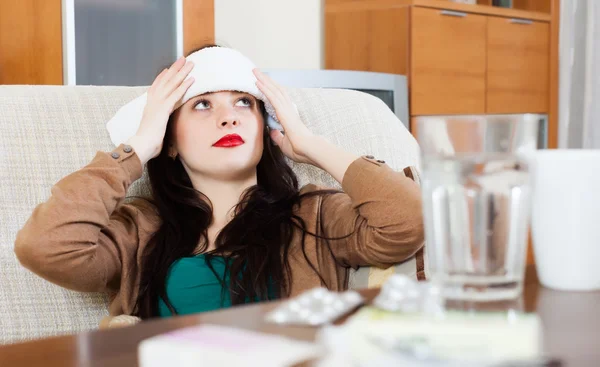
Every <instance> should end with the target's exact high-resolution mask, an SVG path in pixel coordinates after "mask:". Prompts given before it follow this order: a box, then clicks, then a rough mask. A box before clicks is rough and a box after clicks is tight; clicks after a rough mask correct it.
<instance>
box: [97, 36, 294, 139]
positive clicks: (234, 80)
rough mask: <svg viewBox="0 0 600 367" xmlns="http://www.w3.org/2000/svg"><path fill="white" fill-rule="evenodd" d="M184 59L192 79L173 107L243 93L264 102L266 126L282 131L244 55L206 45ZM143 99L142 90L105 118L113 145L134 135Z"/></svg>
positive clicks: (143, 102)
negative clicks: (213, 94)
mask: <svg viewBox="0 0 600 367" xmlns="http://www.w3.org/2000/svg"><path fill="white" fill-rule="evenodd" d="M186 59H187V60H188V61H192V62H193V63H194V68H193V69H192V71H191V72H190V74H189V75H188V76H187V77H188V78H190V77H192V76H193V77H194V79H195V80H194V83H193V84H192V85H191V86H190V88H189V89H188V90H187V92H186V93H185V95H184V96H183V98H182V99H181V101H180V103H179V104H178V105H177V107H179V106H181V105H182V104H184V103H185V102H187V101H188V100H189V99H190V98H193V97H196V96H199V95H201V94H204V93H210V92H220V91H237V92H244V93H248V94H251V95H253V96H254V97H256V98H258V99H259V100H261V101H263V102H264V104H265V109H266V110H267V113H268V115H269V116H268V117H267V124H268V125H269V127H270V128H272V129H278V130H283V128H282V127H281V125H280V124H279V123H278V122H277V121H278V120H277V117H276V115H275V109H274V108H273V106H272V105H271V103H270V102H269V101H268V100H267V98H266V97H265V96H264V95H263V94H262V92H261V91H260V90H259V89H258V87H257V86H256V77H255V76H254V73H253V72H252V70H253V69H254V68H256V66H255V65H254V63H253V62H252V61H250V59H248V58H247V57H246V56H244V55H242V54H241V53H240V52H239V51H236V50H234V49H231V48H226V47H209V48H205V49H202V50H200V51H196V52H194V53H192V54H190V55H189V56H188V57H187V58H186ZM146 100H147V94H146V93H144V94H142V95H141V96H139V97H137V98H136V99H134V100H133V101H131V102H129V103H127V104H126V105H125V106H123V107H121V108H120V109H119V110H118V111H117V113H116V114H115V115H114V116H113V117H112V118H111V119H110V120H109V121H108V123H107V124H106V128H107V130H108V132H109V134H110V139H111V140H112V142H113V144H115V146H118V145H119V144H122V143H124V142H126V141H127V140H128V139H129V138H131V137H132V136H134V135H135V133H136V132H137V130H138V127H139V126H140V121H141V120H142V114H143V112H144V107H145V106H146Z"/></svg>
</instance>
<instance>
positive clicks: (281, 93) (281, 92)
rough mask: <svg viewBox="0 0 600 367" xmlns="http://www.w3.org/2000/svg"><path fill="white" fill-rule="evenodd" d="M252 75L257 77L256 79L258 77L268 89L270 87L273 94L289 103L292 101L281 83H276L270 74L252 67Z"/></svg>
mask: <svg viewBox="0 0 600 367" xmlns="http://www.w3.org/2000/svg"><path fill="white" fill-rule="evenodd" d="M254 75H255V76H256V77H257V79H259V80H260V81H262V82H263V83H264V84H265V85H267V86H268V87H269V89H271V90H272V91H273V93H274V94H275V95H277V96H278V97H279V98H280V99H281V100H282V101H286V102H289V103H291V102H292V100H291V99H290V98H289V96H288V95H287V91H286V90H285V89H284V88H283V87H282V86H281V85H279V83H277V82H276V81H275V80H273V79H272V78H271V77H270V76H268V75H267V74H265V73H263V72H262V71H260V70H258V69H254Z"/></svg>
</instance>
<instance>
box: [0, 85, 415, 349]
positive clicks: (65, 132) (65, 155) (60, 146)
mask: <svg viewBox="0 0 600 367" xmlns="http://www.w3.org/2000/svg"><path fill="white" fill-rule="evenodd" d="M143 91H144V88H139V87H135V88H134V87H65V86H0V203H1V208H2V211H1V212H0V309H1V310H2V315H1V316H0V344H6V343H12V342H16V341H22V340H28V339H35V338H41V337H46V336H51V335H59V334H65V333H75V332H80V331H84V330H90V329H95V328H97V326H98V322H99V320H100V319H101V318H102V317H104V316H106V315H107V314H108V311H107V299H106V297H105V295H103V294H82V293H76V292H72V291H67V290H65V289H62V288H59V287H57V286H54V285H53V284H50V283H48V282H46V281H44V280H42V279H40V278H38V277H37V276H35V275H33V274H31V273H30V272H28V271H27V270H25V269H24V268H22V267H21V266H20V264H19V263H18V262H17V260H16V258H15V255H14V252H13V243H14V239H15V235H16V232H17V231H18V230H19V228H20V227H21V226H22V225H23V223H24V222H25V221H26V220H27V218H28V216H29V215H30V214H31V211H32V210H33V208H34V207H35V205H36V204H38V203H40V202H42V201H44V200H46V199H47V198H48V196H49V193H50V187H51V186H52V185H53V184H54V183H55V182H56V181H58V180H59V179H60V178H62V177H63V176H65V175H67V174H69V173H70V172H72V171H74V170H77V169H78V168H80V167H82V166H83V165H85V164H86V163H88V161H90V160H91V159H92V157H93V156H94V153H95V152H96V151H98V150H109V149H112V146H111V142H110V139H109V137H108V133H107V132H106V130H105V123H106V121H108V119H109V118H110V117H111V116H112V114H113V113H114V112H115V111H116V110H117V109H118V108H119V107H120V106H122V105H123V104H124V103H125V102H127V101H129V100H131V99H133V98H134V97H136V96H138V95H139V94H141V93H143ZM290 93H291V94H292V97H293V99H294V101H295V103H296V104H297V105H298V108H299V111H300V114H301V116H302V118H303V120H304V121H305V122H306V124H307V125H308V127H309V128H310V129H312V130H313V131H314V132H316V133H318V134H322V135H325V136H327V137H328V138H329V139H331V140H332V141H333V142H335V143H337V144H339V145H340V146H342V147H344V148H346V149H348V150H350V151H353V152H355V153H357V154H372V155H374V156H375V157H377V158H379V159H383V160H385V161H386V162H387V163H388V164H389V165H390V166H392V167H393V168H395V169H398V170H399V169H402V168H403V167H405V166H408V165H417V164H418V145H417V143H416V141H415V140H414V139H413V137H412V136H411V135H410V133H409V132H408V131H407V130H406V128H405V127H404V126H403V125H402V124H401V123H400V121H398V119H397V118H396V117H395V116H394V114H393V113H392V112H391V111H390V110H389V109H388V108H387V107H386V106H385V105H384V104H383V103H382V102H381V101H380V100H378V99H376V98H375V97H372V96H369V95H366V94H363V93H359V92H354V91H346V90H344V91H340V90H319V89H299V90H292V91H290ZM294 169H295V171H296V172H297V173H298V175H299V178H300V181H301V183H302V184H304V183H307V182H309V181H310V182H314V183H317V184H326V185H336V182H335V181H334V180H333V179H332V178H331V177H330V176H329V175H328V174H326V173H324V172H322V171H319V170H317V169H315V168H313V167H308V166H304V165H294ZM132 191H133V192H132V194H133V193H138V194H139V193H140V191H141V192H142V193H144V192H146V193H147V190H146V189H145V185H144V180H143V179H142V180H140V181H139V182H137V183H136V184H135V185H134V187H133V188H132ZM394 272H401V273H406V274H410V275H413V276H414V274H415V272H416V261H415V259H411V260H409V261H407V262H405V263H403V264H399V265H398V266H396V267H394V268H391V269H388V270H380V269H370V268H364V269H359V270H358V271H356V272H353V274H352V277H351V287H353V288H363V287H367V286H376V285H379V284H381V282H382V281H383V280H384V279H385V278H386V277H387V276H389V275H390V274H392V273H394Z"/></svg>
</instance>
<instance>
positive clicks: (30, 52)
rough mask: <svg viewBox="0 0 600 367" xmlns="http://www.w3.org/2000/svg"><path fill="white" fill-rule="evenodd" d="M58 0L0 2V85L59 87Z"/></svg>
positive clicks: (60, 55)
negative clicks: (54, 85) (50, 85)
mask: <svg viewBox="0 0 600 367" xmlns="http://www.w3.org/2000/svg"><path fill="white" fill-rule="evenodd" d="M61 18H62V11H61V0H43V1H39V0H0V84H59V85H60V84H63V72H62V69H63V63H62V25H61Z"/></svg>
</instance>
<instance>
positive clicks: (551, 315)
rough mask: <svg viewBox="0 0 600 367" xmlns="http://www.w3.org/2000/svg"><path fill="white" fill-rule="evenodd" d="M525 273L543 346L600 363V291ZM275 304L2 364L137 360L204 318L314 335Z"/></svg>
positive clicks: (179, 320)
mask: <svg viewBox="0 0 600 367" xmlns="http://www.w3.org/2000/svg"><path fill="white" fill-rule="evenodd" d="M526 274H527V275H526V280H525V285H524V292H523V296H522V297H521V298H520V299H519V300H517V301H513V302H511V303H510V305H511V306H512V307H514V308H517V309H520V310H523V311H526V312H537V313H538V314H539V315H540V317H541V319H542V325H543V346H544V352H545V353H546V354H547V355H549V356H552V357H557V358H558V359H559V360H560V361H561V362H562V366H600V338H599V333H600V318H599V317H598V314H597V310H598V306H599V305H600V292H559V291H554V290H551V289H547V288H544V287H542V286H541V285H540V284H539V282H538V279H537V276H536V272H535V268H534V267H533V266H529V267H528V269H527V273H526ZM361 293H362V294H363V296H365V298H366V299H367V300H368V301H370V300H372V299H373V298H374V297H375V296H376V295H377V293H378V290H376V289H369V290H364V291H361ZM276 306H277V302H270V303H262V304H255V305H247V306H239V307H235V308H230V309H227V310H223V311H217V312H210V313H203V314H199V315H193V316H179V317H172V318H168V319H157V320H152V321H146V322H143V323H140V324H138V325H135V326H132V327H125V328H119V329H111V330H102V331H93V332H88V333H81V334H76V335H68V336H61V337H53V338H48V339H42V340H37V341H31V342H25V343H19V344H13V345H5V346H0V366H13V365H14V366H38V365H40V366H41V365H43V366H46V367H54V366H136V365H137V347H138V344H139V342H140V341H142V340H144V339H146V338H149V337H151V336H155V335H158V334H161V333H164V332H166V331H169V330H174V329H178V328H181V327H186V326H191V325H197V324H203V323H208V324H218V325H225V326H233V327H238V328H244V329H249V330H255V331H260V332H266V333H274V334H279V335H285V336H289V337H293V338H296V339H301V340H313V339H314V337H315V333H316V329H315V328H310V327H290V326H285V327H284V326H277V325H273V324H269V323H265V322H263V318H264V317H263V316H264V315H265V313H266V312H268V311H269V310H271V309H273V308H274V307H276ZM453 306H454V307H458V308H462V309H473V308H475V309H480V308H481V307H480V306H475V305H473V304H466V303H464V304H454V305H453ZM487 307H503V306H502V305H488V306H487ZM487 307H486V308H487ZM342 322H343V320H342Z"/></svg>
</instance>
